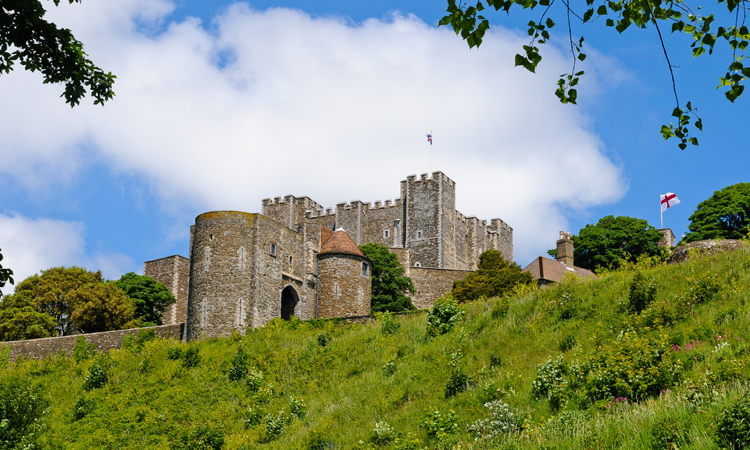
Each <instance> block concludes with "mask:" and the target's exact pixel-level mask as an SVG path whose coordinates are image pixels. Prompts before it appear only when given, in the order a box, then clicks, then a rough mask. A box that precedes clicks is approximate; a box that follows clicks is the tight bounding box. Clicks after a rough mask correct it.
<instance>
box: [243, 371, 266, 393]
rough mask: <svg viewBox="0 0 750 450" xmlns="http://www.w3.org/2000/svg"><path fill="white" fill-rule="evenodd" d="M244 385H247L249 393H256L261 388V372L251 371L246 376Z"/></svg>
mask: <svg viewBox="0 0 750 450" xmlns="http://www.w3.org/2000/svg"><path fill="white" fill-rule="evenodd" d="M245 384H246V385H247V389H248V390H249V391H250V392H251V393H253V394H254V393H256V392H258V391H259V390H260V388H261V386H263V372H260V371H258V370H255V369H251V370H250V372H249V373H248V374H247V380H246V381H245Z"/></svg>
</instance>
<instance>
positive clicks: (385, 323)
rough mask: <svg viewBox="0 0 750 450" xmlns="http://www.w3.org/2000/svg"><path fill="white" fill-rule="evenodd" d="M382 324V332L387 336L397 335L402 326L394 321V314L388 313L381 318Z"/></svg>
mask: <svg viewBox="0 0 750 450" xmlns="http://www.w3.org/2000/svg"><path fill="white" fill-rule="evenodd" d="M380 322H381V325H380V332H381V333H383V334H386V335H389V334H396V332H397V331H398V329H399V328H401V324H400V323H398V322H396V321H395V320H394V317H393V314H391V313H390V312H387V311H386V312H385V313H383V315H382V316H380Z"/></svg>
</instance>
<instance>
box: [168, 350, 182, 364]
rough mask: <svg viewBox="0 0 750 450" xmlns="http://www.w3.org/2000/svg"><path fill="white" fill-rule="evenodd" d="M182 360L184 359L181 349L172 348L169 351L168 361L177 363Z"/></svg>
mask: <svg viewBox="0 0 750 450" xmlns="http://www.w3.org/2000/svg"><path fill="white" fill-rule="evenodd" d="M180 358H182V349H181V348H180V347H172V348H170V349H169V350H167V359H169V360H171V361H177V360H178V359H180Z"/></svg>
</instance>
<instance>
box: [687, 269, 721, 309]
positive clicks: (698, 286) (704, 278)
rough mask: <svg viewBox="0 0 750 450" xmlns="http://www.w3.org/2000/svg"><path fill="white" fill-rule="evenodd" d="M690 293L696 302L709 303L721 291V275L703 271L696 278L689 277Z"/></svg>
mask: <svg viewBox="0 0 750 450" xmlns="http://www.w3.org/2000/svg"><path fill="white" fill-rule="evenodd" d="M688 282H689V283H690V295H691V296H692V298H693V300H694V301H695V303H708V302H712V301H714V300H715V299H716V298H717V297H718V296H719V292H721V282H720V281H719V276H718V275H716V274H712V273H703V274H701V275H699V276H698V277H696V278H689V279H688Z"/></svg>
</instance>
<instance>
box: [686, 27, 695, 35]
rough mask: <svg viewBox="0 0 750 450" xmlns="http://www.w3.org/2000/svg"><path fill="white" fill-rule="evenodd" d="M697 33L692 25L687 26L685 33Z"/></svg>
mask: <svg viewBox="0 0 750 450" xmlns="http://www.w3.org/2000/svg"><path fill="white" fill-rule="evenodd" d="M693 31H695V27H694V26H692V25H685V33H692V32H693Z"/></svg>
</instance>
